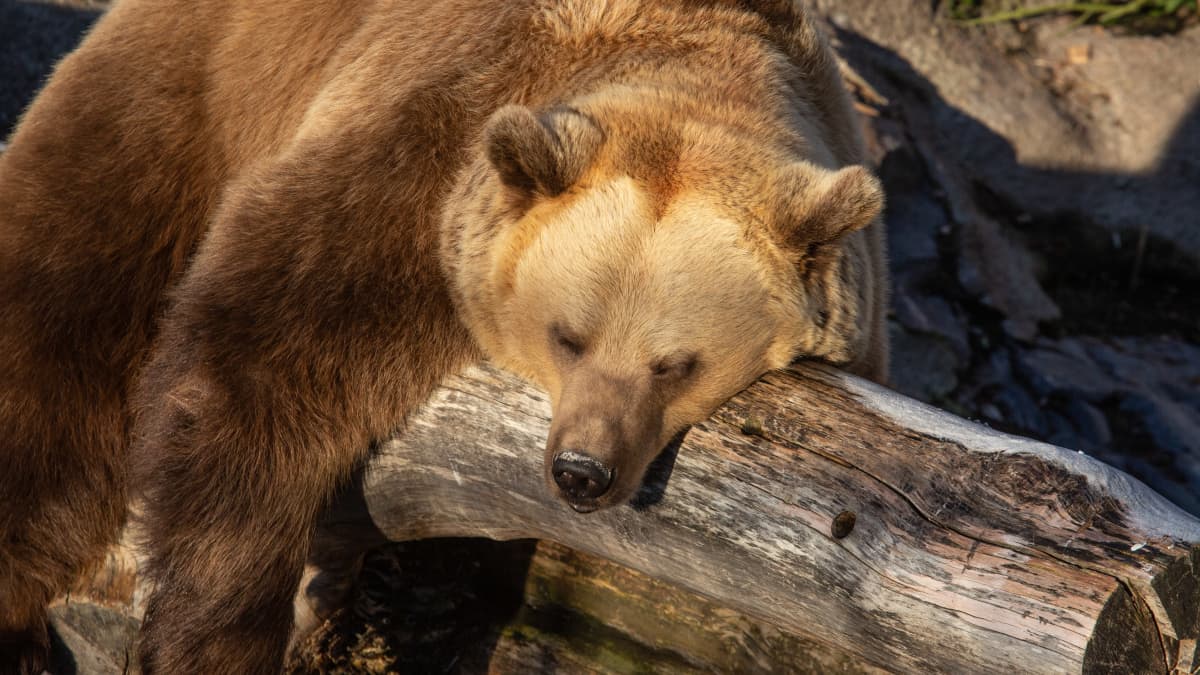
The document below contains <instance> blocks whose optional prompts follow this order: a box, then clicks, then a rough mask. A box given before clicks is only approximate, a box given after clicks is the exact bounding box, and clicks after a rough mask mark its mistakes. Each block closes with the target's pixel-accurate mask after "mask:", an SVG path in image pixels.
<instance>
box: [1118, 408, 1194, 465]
mask: <svg viewBox="0 0 1200 675" xmlns="http://www.w3.org/2000/svg"><path fill="white" fill-rule="evenodd" d="M1120 407H1121V411H1122V412H1124V413H1126V414H1128V415H1131V416H1133V417H1136V418H1138V419H1139V420H1141V422H1142V428H1143V429H1144V430H1145V432H1146V434H1147V435H1149V436H1150V438H1152V439H1153V440H1154V443H1155V445H1157V446H1158V447H1160V448H1162V449H1163V450H1164V451H1166V452H1167V453H1168V454H1169V455H1171V456H1173V457H1192V458H1200V411H1196V410H1188V409H1186V408H1184V407H1183V406H1181V405H1179V404H1178V403H1177V402H1175V401H1172V400H1170V399H1168V398H1165V397H1163V396H1160V395H1156V394H1155V393H1152V392H1138V393H1135V394H1130V395H1128V396H1126V397H1124V398H1123V399H1122V400H1121V405H1120Z"/></svg>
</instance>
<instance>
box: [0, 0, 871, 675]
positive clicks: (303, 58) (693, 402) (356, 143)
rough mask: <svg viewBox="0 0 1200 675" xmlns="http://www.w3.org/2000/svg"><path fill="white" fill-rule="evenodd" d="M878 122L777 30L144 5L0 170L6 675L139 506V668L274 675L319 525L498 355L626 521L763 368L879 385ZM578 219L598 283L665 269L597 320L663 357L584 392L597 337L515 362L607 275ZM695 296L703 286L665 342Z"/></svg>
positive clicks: (679, 8) (564, 6)
mask: <svg viewBox="0 0 1200 675" xmlns="http://www.w3.org/2000/svg"><path fill="white" fill-rule="evenodd" d="M504 106H515V107H508V108H505V107H504ZM498 110H499V111H500V112H497V111H498ZM534 111H536V112H534ZM854 124H855V122H854V120H853V116H852V114H851V112H850V109H849V106H848V104H847V101H846V98H845V94H844V92H843V91H842V88H841V83H840V80H839V78H838V75H837V72H836V67H835V65H834V62H833V60H832V58H831V56H830V54H829V51H828V48H827V47H826V46H825V44H824V43H823V41H822V40H821V38H820V36H819V35H818V34H817V33H816V32H815V31H814V30H813V27H812V26H811V24H809V23H808V22H807V20H805V18H804V17H803V16H802V15H800V14H799V13H798V12H797V11H796V10H794V9H793V7H792V5H791V3H789V2H783V1H778V2H772V1H770V0H761V1H758V2H751V1H746V2H736V1H734V0H695V1H691V2H685V1H683V0H663V1H662V2H654V3H650V2H640V1H639V0H566V1H563V2H548V1H547V2H539V1H535V0H521V1H519V2H504V3H493V2H484V1H483V0H441V1H439V2H430V3H374V2H367V1H366V0H362V1H359V2H349V1H346V0H342V1H339V2H329V1H328V0H325V1H315V0H313V1H308V2H300V1H299V0H287V1H281V2H273V3H258V2H235V1H233V0H213V1H212V2H204V3H195V2H184V1H183V0H169V1H168V0H157V1H154V2H151V1H150V0H122V1H121V2H118V4H117V5H116V7H115V8H114V9H112V10H111V11H110V12H109V13H108V14H107V15H106V16H105V17H104V18H103V19H102V20H101V21H100V22H99V23H98V25H97V26H96V28H95V29H94V30H93V31H92V33H91V34H90V35H89V36H88V38H87V39H86V40H85V42H84V43H83V45H82V46H81V47H80V48H79V49H78V50H77V51H76V52H75V53H74V54H73V55H71V56H70V57H68V58H67V59H66V60H65V61H64V62H63V63H62V64H61V65H60V66H59V68H58V69H57V71H56V72H55V74H54V77H53V78H52V80H51V82H50V83H49V85H48V86H47V87H46V89H45V91H43V92H42V94H41V95H40V96H39V98H38V99H37V100H36V101H35V103H34V104H33V106H32V107H31V108H30V109H29V111H28V112H27V113H26V115H25V117H24V119H23V120H22V123H21V124H20V126H19V127H18V129H17V131H16V132H15V134H14V136H13V137H12V139H11V142H10V147H9V149H8V151H7V152H6V153H5V154H4V155H3V156H2V158H0V205H3V208H2V209H0V373H4V375H3V377H4V380H3V388H2V389H0V457H2V458H3V461H4V465H3V467H0V504H4V505H5V509H4V510H3V511H0V670H3V671H13V670H15V671H18V672H32V671H35V670H36V667H37V665H39V663H40V659H42V658H44V647H45V620H46V618H45V617H46V614H45V606H46V603H47V602H48V601H50V600H51V599H52V598H53V597H54V596H56V595H58V594H60V593H61V592H63V590H64V589H65V588H66V587H67V586H68V584H69V583H70V582H71V581H72V580H73V579H74V577H75V576H76V575H78V573H79V572H80V570H81V569H82V568H83V567H84V566H85V565H86V564H87V563H88V562H89V561H91V560H94V559H95V558H96V557H97V556H98V555H99V554H100V553H101V551H102V550H103V548H104V546H105V545H106V544H107V543H108V542H109V541H111V540H112V538H113V537H114V536H115V534H116V532H117V530H118V529H119V527H120V526H121V523H122V522H123V520H124V517H125V505H126V502H127V499H128V498H129V497H130V494H131V492H130V489H129V486H130V485H133V486H135V487H136V488H137V490H136V492H137V494H139V495H141V496H142V497H143V498H144V500H145V504H146V514H147V515H146V518H145V523H144V525H145V528H146V532H147V535H146V538H147V546H148V549H149V551H150V556H151V560H150V562H151V567H150V574H151V575H152V577H153V579H154V580H155V581H156V582H157V590H156V591H155V593H154V594H153V596H152V598H151V599H150V604H149V610H148V613H147V619H146V622H145V625H144V627H143V638H142V646H141V658H142V662H143V666H144V667H145V668H146V669H147V671H149V672H162V673H209V672H247V673H259V672H263V673H266V672H275V671H278V669H279V667H280V664H281V662H282V659H283V657H284V650H285V647H286V645H287V639H288V633H289V631H290V630H291V626H292V618H293V617H292V604H291V600H292V596H293V594H294V593H295V591H296V587H297V584H298V583H299V579H300V575H301V573H302V569H303V565H304V561H305V557H306V555H307V553H308V549H309V542H310V541H311V538H312V527H313V522H314V519H315V518H316V516H317V514H318V513H319V511H320V510H321V508H322V507H323V505H324V504H325V503H326V502H327V500H328V498H329V495H330V494H331V492H332V491H333V490H334V489H335V488H336V487H337V486H338V485H339V484H340V483H341V482H342V481H343V480H344V479H345V478H346V476H347V475H348V473H349V472H350V470H351V469H352V467H354V466H355V465H356V464H357V463H358V462H360V461H361V460H362V458H363V453H364V452H365V449H366V448H367V447H368V446H369V444H370V442H371V441H372V440H374V439H379V438H382V437H385V436H386V435H388V434H389V433H391V432H392V431H393V430H394V429H395V428H397V427H398V426H400V425H402V424H403V421H404V419H405V416H406V414H407V413H408V412H409V411H411V410H412V409H413V408H414V407H415V406H416V405H418V404H419V403H421V402H422V401H423V400H424V399H425V398H426V396H427V395H428V394H429V392H430V391H431V390H432V388H433V387H434V386H436V384H437V383H438V381H439V380H440V379H441V378H442V377H443V376H444V375H445V374H446V373H448V372H450V371H452V370H454V369H456V368H459V367H461V366H462V365H463V364H465V363H467V362H469V361H470V360H472V359H475V358H478V357H479V356H480V354H481V353H483V352H486V353H488V354H489V355H491V356H493V357H494V358H496V359H497V360H499V361H500V362H501V363H504V364H505V365H507V366H508V367H511V368H513V369H514V370H517V371H519V372H522V373H524V374H526V375H527V376H529V377H531V378H532V379H534V380H535V381H537V382H539V383H540V384H542V385H543V386H546V387H547V389H548V390H550V392H551V394H552V397H553V400H554V403H555V410H556V414H555V423H554V429H552V432H551V439H550V443H549V445H548V449H547V453H548V458H549V457H550V456H551V454H552V453H553V452H554V451H555V449H556V448H559V447H563V446H564V444H565V445H570V446H576V445H585V446H591V447H598V448H600V449H599V450H597V452H598V453H608V454H607V455H605V457H606V459H608V460H611V461H612V462H613V463H614V464H615V465H617V466H618V467H619V471H620V472H621V475H622V476H623V478H622V479H621V481H622V482H621V485H620V486H619V489H617V488H614V492H613V496H612V497H611V499H610V502H611V503H615V502H616V501H618V500H619V498H621V497H623V496H627V495H628V493H629V492H630V490H631V489H632V488H631V487H630V486H632V485H634V483H636V481H637V480H639V479H640V474H639V467H641V468H642V469H644V464H645V463H646V462H648V461H649V460H648V459H647V457H652V456H653V454H654V452H657V448H659V447H661V445H662V443H663V438H664V434H669V433H673V432H674V431H675V430H676V429H677V428H678V427H680V426H681V425H685V424H687V423H690V422H695V421H698V420H699V419H702V418H703V416H704V415H707V414H708V412H710V411H711V409H712V408H713V407H714V406H715V405H717V404H719V403H720V402H721V401H722V400H724V398H727V397H728V396H729V395H731V394H732V393H734V392H736V390H737V389H738V388H740V387H741V386H744V385H745V384H746V383H748V382H750V381H752V380H753V379H754V378H755V377H757V376H758V375H759V374H761V373H762V372H764V371H765V370H767V369H770V368H774V367H780V366H782V365H785V364H786V363H787V362H788V361H790V360H791V359H793V358H795V357H804V356H808V357H814V358H823V359H826V360H829V361H831V362H834V363H838V364H842V365H845V366H847V367H848V368H850V369H852V370H854V371H856V372H860V373H863V374H866V375H868V376H871V377H874V378H876V379H882V378H883V377H884V376H885V373H886V334H885V331H884V330H883V312H884V306H885V303H886V280H885V277H884V267H883V241H882V234H881V231H880V228H879V227H878V225H877V223H876V224H874V225H871V226H870V227H866V229H862V228H864V227H865V226H867V225H869V224H871V223H873V222H875V221H876V220H877V219H876V214H877V213H878V209H879V207H880V206H881V201H880V200H881V198H880V196H879V193H878V187H877V184H875V183H874V182H873V180H872V179H870V178H869V177H867V176H866V175H865V174H863V173H861V172H859V170H857V169H846V170H844V171H842V172H840V173H838V172H836V170H837V169H839V168H840V167H845V166H850V165H853V164H857V163H859V162H860V161H861V159H862V157H861V149H860V142H859V140H858V136H857V131H856V129H855V126H854ZM589 209H590V210H589ZM618 213H623V214H625V215H626V216H627V217H628V222H624V221H621V222H619V221H620V219H619V218H618V216H617V215H615V214H618ZM589 214H590V215H589ZM568 215H569V216H571V217H572V218H580V217H583V218H585V220H586V218H594V219H595V221H596V229H595V230H594V232H593V231H590V230H580V231H579V232H580V237H581V238H584V239H586V238H587V237H591V236H601V235H600V234H596V233H603V232H611V233H618V234H619V236H620V237H625V236H626V235H628V237H629V240H628V241H624V240H618V239H600V240H597V241H598V244H597V245H598V246H599V248H600V254H599V255H590V254H588V253H587V251H584V250H580V252H579V253H578V254H569V255H570V256H573V257H574V258H578V260H574V259H573V260H572V262H575V263H577V264H578V265H579V266H580V267H578V268H576V271H580V272H597V273H599V271H600V270H602V269H608V267H610V263H615V262H616V261H615V260H613V258H615V257H617V256H618V252H619V251H623V250H625V249H624V248H622V247H625V246H627V245H628V246H635V243H634V242H636V247H635V248H630V249H629V250H630V251H635V252H637V253H638V255H639V256H642V258H645V259H648V260H651V261H654V262H652V263H651V264H650V265H649V266H648V267H638V268H636V269H635V268H633V267H630V268H628V269H625V268H622V269H624V272H622V274H625V273H633V272H634V271H636V270H641V272H638V273H639V274H643V273H644V274H645V275H646V276H645V278H644V279H643V281H642V282H639V283H640V284H641V285H636V284H635V285H634V286H629V287H626V286H620V287H611V288H608V287H606V288H607V290H606V291H604V292H609V291H611V294H612V295H613V298H605V301H606V302H608V301H609V300H611V301H612V302H614V303H616V306H618V308H622V309H628V310H629V311H617V312H616V313H615V314H610V315H606V316H609V319H611V320H612V321H614V322H615V323H614V324H613V326H610V327H609V328H611V330H610V331H609V333H611V334H613V335H618V334H619V335H625V336H630V335H639V336H651V337H653V336H657V337H653V339H651V337H647V340H649V341H644V342H642V343H638V344H637V345H634V344H633V343H631V342H629V340H628V339H626V340H624V341H621V340H616V339H615V338H612V339H607V338H606V339H603V340H602V339H596V341H595V342H593V343H590V344H589V345H588V347H589V349H590V351H588V352H587V354H586V355H582V354H581V355H574V356H572V355H569V354H568V355H564V354H563V353H562V352H561V351H559V352H555V351H554V350H555V349H559V348H561V347H562V344H568V343H570V337H571V336H566V337H565V338H564V340H565V341H560V343H559V346H558V347H555V346H554V344H551V342H552V340H551V338H549V337H547V335H548V333H547V331H551V333H550V334H553V333H552V331H554V330H565V329H567V328H569V327H565V326H556V325H544V324H540V323H534V322H529V323H530V326H529V327H528V329H526V328H522V327H514V325H515V324H514V323H513V317H512V316H510V315H508V314H506V313H512V312H516V311H519V310H521V309H522V308H527V307H528V306H531V305H530V303H534V304H536V303H537V301H538V298H541V297H543V296H544V297H545V298H547V300H546V301H545V302H543V303H542V304H546V302H548V301H549V300H548V299H549V298H550V297H557V296H554V295H553V293H551V291H552V290H553V289H552V288H551V287H550V286H546V285H542V286H539V285H538V283H547V284H550V285H552V286H559V285H562V286H570V285H571V284H574V283H582V282H581V281H580V276H586V275H578V274H575V272H574V271H573V270H572V269H571V268H570V267H563V268H561V269H560V268H559V267H557V265H559V264H560V263H559V262H555V259H554V258H553V257H547V256H548V255H549V254H548V253H547V252H546V251H544V250H543V248H544V247H545V245H546V243H547V242H552V241H556V240H555V239H554V236H550V237H549V238H547V237H548V233H549V235H554V233H555V232H560V233H561V232H567V233H570V232H573V230H570V229H564V228H568V227H581V225H579V222H580V221H578V220H574V221H570V222H568V221H565V220H564V218H567V216H568ZM572 223H573V224H572ZM681 223H682V224H681ZM687 223H712V224H711V225H703V226H702V227H701V226H697V227H701V229H696V230H690V229H689V227H691V226H689V225H686V224H687ZM621 233H623V234H621ZM614 236H617V235H614ZM559 239H561V240H562V241H561V246H562V248H564V249H567V250H574V249H575V248H579V246H581V244H578V243H574V244H573V243H572V242H571V240H570V239H562V236H561V235H560V236H559ZM684 249H689V250H684ZM693 254H694V255H695V256H696V257H695V258H694V259H689V256H691V255H693ZM564 255H567V254H564ZM647 256H648V258H647ZM660 258H661V259H662V262H661V264H660V263H659V262H656V260H657V259H660ZM631 260H632V259H631ZM622 264H624V263H622ZM629 264H631V265H632V264H633V263H632V262H630V263H629ZM588 265H591V266H592V267H588ZM698 265H704V266H706V267H707V268H708V269H707V270H706V271H707V272H708V273H709V274H710V275H713V276H716V277H720V275H723V274H728V275H730V276H731V278H730V279H720V278H717V279H715V280H711V284H712V288H711V289H709V288H708V286H707V284H709V283H710V281H706V280H705V277H704V276H703V275H698V274H697V273H696V270H695V267H696V266H698ZM665 271H672V273H671V274H666V273H665ZM613 278H624V277H621V276H620V275H618V276H617V277H613ZM671 279H695V283H694V284H692V283H691V282H688V283H689V284H690V285H692V286H696V288H689V287H684V288H682V289H681V290H680V293H679V298H680V299H679V300H678V301H675V302H673V304H672V303H668V304H669V305H671V306H657V305H655V306H652V307H649V308H645V307H638V306H637V303H638V297H639V296H638V294H637V293H635V292H634V291H637V292H639V293H647V294H650V295H651V296H653V297H656V298H662V297H667V298H670V297H672V295H671V294H672V292H673V291H672V287H671V284H672V283H673V282H671V281H670V280H671ZM537 280H541V281H540V282H539V281H537ZM717 282H722V283H717ZM622 283H624V282H622ZM699 287H704V288H706V289H707V291H706V293H704V294H701V293H700V290H701V289H700V288H699ZM718 296H719V297H722V298H724V300H725V301H727V302H725V304H724V305H718V304H716V303H715V302H714V301H712V300H710V299H711V298H716V297H718ZM647 297H650V296H647ZM693 297H694V298H695V304H696V305H697V306H696V308H694V312H695V316H689V315H688V312H687V311H686V310H687V308H686V307H682V306H680V304H681V303H683V302H684V301H685V300H688V301H690V300H691V299H692V298H693ZM618 298H619V299H618ZM555 302H559V303H560V304H561V305H563V307H562V308H563V309H564V311H567V310H570V308H571V304H572V301H571V300H570V299H569V297H568V298H566V299H563V300H561V301H555ZM730 303H733V304H734V305H736V307H735V309H736V310H737V313H736V314H730V313H729V310H728V305H729V304H730ZM722 307H725V309H722ZM635 309H636V310H637V311H634V310H635ZM580 311H581V312H582V313H583V314H582V316H586V314H587V311H588V310H587V308H582V309H580ZM647 312H649V314H647ZM647 316H651V317H654V316H661V317H665V318H664V319H663V324H662V325H663V326H665V328H654V329H651V328H647V326H646V321H647V320H648V319H646V317H647ZM670 317H679V318H675V319H672V318H670ZM704 318H707V319H709V320H711V321H716V320H718V319H720V320H728V321H729V322H730V323H731V325H730V326H712V325H708V326H707V328H706V327H705V322H704V321H701V320H700V319H704ZM615 326H623V327H624V328H617V327H615ZM526 330H528V331H529V332H528V333H523V331H526ZM714 330H720V331H729V335H728V336H724V337H722V336H717V335H712V333H713V331H714ZM647 331H648V332H647ZM656 331H657V332H656ZM664 331H665V332H664ZM689 331H690V332H689ZM685 335H686V336H687V337H688V338H689V339H691V340H692V342H691V343H688V344H686V345H685V344H683V342H682V338H681V339H680V340H678V342H679V344H675V342H676V340H675V337H678V336H685ZM706 335H707V336H708V337H706ZM664 336H665V337H664ZM585 337H588V338H589V339H591V338H592V337H594V336H585ZM734 337H737V338H738V339H739V342H737V343H735V342H734V341H733V338H734ZM656 340H657V341H656ZM697 341H698V343H697ZM664 345H666V346H668V347H671V349H668V350H667V351H666V352H665V353H664V352H663V350H662V349H661V347H663V346H664ZM697 345H698V346H697ZM651 347H655V348H659V349H658V351H654V352H653V353H652V351H651ZM718 347H719V348H718ZM481 348H482V350H481ZM701 348H703V349H710V350H714V351H713V352H712V353H716V354H721V355H724V357H726V358H723V359H718V360H705V361H700V362H699V365H697V364H696V363H693V362H692V361H691V360H692V359H693V354H692V353H691V351H689V350H692V351H699V350H700V349H701ZM643 351H644V353H643ZM635 366H636V367H635ZM693 371H695V372H693ZM600 421H607V424H600V423H599V422H600ZM609 455H611V457H609ZM131 458H132V459H131ZM601 505H608V503H605V504H601Z"/></svg>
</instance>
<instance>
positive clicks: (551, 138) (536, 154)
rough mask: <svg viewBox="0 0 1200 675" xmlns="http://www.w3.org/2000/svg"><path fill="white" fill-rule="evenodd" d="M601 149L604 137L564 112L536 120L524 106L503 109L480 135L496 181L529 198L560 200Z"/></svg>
mask: <svg viewBox="0 0 1200 675" xmlns="http://www.w3.org/2000/svg"><path fill="white" fill-rule="evenodd" d="M603 143H604V132H602V131H601V130H600V128H599V127H598V126H596V123H595V122H593V121H592V120H591V119H590V118H588V117H587V116H585V115H583V114H582V113H580V112H579V111H577V110H574V109H572V108H567V107H556V108H551V109H549V110H546V111H544V112H542V113H541V114H535V113H534V112H533V111H532V110H530V109H529V108H526V107H524V106H519V105H508V106H504V107H503V108H500V109H499V110H497V111H496V112H495V113H494V114H493V115H492V118H491V119H490V120H488V123H487V127H486V128H485V129H484V148H485V149H486V152H487V157H488V160H489V161H490V162H491V163H492V166H494V167H495V168H496V170H497V171H498V172H499V173H500V179H501V180H502V181H504V184H505V185H507V186H509V187H510V188H513V189H515V190H518V191H520V192H522V193H524V194H526V195H530V196H532V195H533V194H540V195H543V196H547V197H553V196H556V195H559V194H562V193H563V192H564V191H566V189H567V188H569V187H571V186H572V185H574V184H575V182H576V181H577V180H579V178H580V177H581V176H582V175H583V172H584V171H585V170H586V169H587V168H588V166H589V165H590V164H591V163H592V160H593V159H594V158H595V156H596V153H597V151H598V150H599V149H600V146H601V145H602V144H603Z"/></svg>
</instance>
